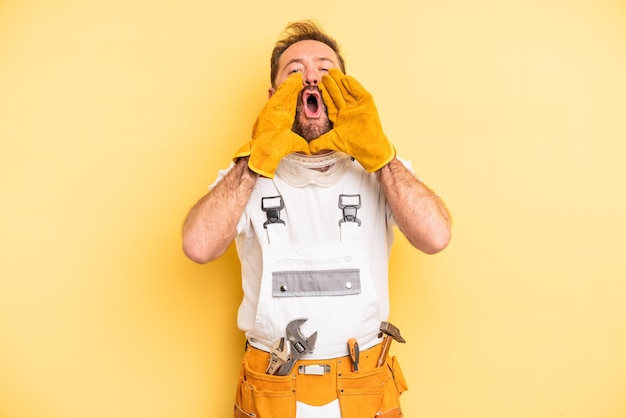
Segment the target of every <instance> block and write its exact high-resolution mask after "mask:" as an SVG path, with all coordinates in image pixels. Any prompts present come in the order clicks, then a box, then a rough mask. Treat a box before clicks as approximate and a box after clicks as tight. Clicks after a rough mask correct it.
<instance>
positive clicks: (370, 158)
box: [309, 68, 396, 172]
mask: <svg viewBox="0 0 626 418" xmlns="http://www.w3.org/2000/svg"><path fill="white" fill-rule="evenodd" d="M320 87H321V90H322V97H323V98H324V103H325V104H326V107H327V109H328V117H329V119H330V120H331V122H333V124H334V127H333V129H332V130H330V131H329V132H327V133H325V134H323V135H322V136H320V137H319V138H317V139H314V140H313V141H311V142H310V143H309V148H310V150H311V152H313V153H315V152H318V151H322V150H337V151H342V152H345V153H346V154H349V155H351V156H352V157H354V158H355V159H356V160H357V161H358V162H359V163H360V164H361V165H362V166H363V168H365V170H367V171H369V172H373V171H377V170H379V169H381V168H382V167H383V166H385V165H387V164H388V163H389V162H390V161H391V160H392V159H393V158H394V157H395V155H396V150H395V148H394V147H393V145H391V143H390V142H389V140H388V139H387V137H386V136H385V134H384V133H383V129H382V126H381V123H380V118H379V117H378V111H377V110H376V105H375V104H374V99H373V98H372V95H371V94H370V93H369V92H368V91H367V90H365V89H364V88H363V86H362V85H361V84H360V83H359V82H358V81H356V80H355V79H354V78H353V77H350V76H346V75H345V74H343V73H342V72H341V71H340V70H339V69H337V68H332V69H331V70H330V71H329V73H328V74H327V75H324V77H323V78H322V83H321V86H320Z"/></svg>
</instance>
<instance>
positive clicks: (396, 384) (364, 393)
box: [337, 357, 407, 418]
mask: <svg viewBox="0 0 626 418" xmlns="http://www.w3.org/2000/svg"><path fill="white" fill-rule="evenodd" d="M337 384H338V392H339V403H340V405H341V416H342V417H343V418H370V417H371V418H374V417H375V416H379V417H385V418H387V417H389V418H392V417H400V416H402V411H401V409H400V395H401V394H402V392H404V391H405V390H407V386H406V381H405V380H404V375H403V374H402V371H401V370H400V365H399V364H398V362H397V360H396V358H395V357H393V358H391V359H389V360H388V361H387V362H386V363H385V364H384V365H383V366H382V367H378V368H376V369H374V370H372V371H361V372H358V373H345V374H343V375H341V376H339V379H337Z"/></svg>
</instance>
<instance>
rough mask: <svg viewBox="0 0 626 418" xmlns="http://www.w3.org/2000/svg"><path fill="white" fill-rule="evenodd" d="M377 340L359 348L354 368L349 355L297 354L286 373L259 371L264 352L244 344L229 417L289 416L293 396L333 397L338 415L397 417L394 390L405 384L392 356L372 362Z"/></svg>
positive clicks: (319, 401)
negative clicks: (302, 357) (380, 362)
mask: <svg viewBox="0 0 626 418" xmlns="http://www.w3.org/2000/svg"><path fill="white" fill-rule="evenodd" d="M381 349H382V348H381V344H378V345H376V346H374V347H372V348H369V349H367V350H363V351H361V353H360V356H359V370H358V371H356V372H355V371H353V370H352V361H351V359H350V357H349V356H345V357H338V358H333V359H324V360H298V361H297V362H296V363H295V365H294V367H293V369H292V370H291V373H290V374H288V375H286V376H275V375H268V374H266V373H265V371H266V369H267V366H268V364H269V358H270V355H269V353H267V352H265V351H262V350H258V349H256V348H254V347H252V346H248V348H247V349H246V353H245V355H244V358H243V362H242V367H241V373H240V376H239V383H238V386H237V393H236V396H235V414H234V416H235V418H244V417H256V418H273V417H280V418H295V415H296V401H298V402H302V403H305V404H308V405H313V406H322V405H326V404H328V403H329V402H332V401H333V400H335V399H337V398H338V399H339V404H340V408H341V415H342V418H370V417H371V418H374V417H378V418H397V417H401V416H402V411H401V409H400V399H399V398H400V395H401V394H402V393H403V392H404V391H406V390H407V385H406V382H405V379H404V376H403V375H402V370H401V369H400V365H399V364H398V361H397V360H396V358H395V357H389V356H388V357H387V359H386V361H385V363H384V364H383V365H382V366H381V367H376V363H377V361H378V357H379V355H380V353H381Z"/></svg>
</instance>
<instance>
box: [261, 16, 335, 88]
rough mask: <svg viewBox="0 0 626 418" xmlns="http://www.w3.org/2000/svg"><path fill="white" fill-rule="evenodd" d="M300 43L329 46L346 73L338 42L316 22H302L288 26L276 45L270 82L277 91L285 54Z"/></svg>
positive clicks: (271, 63) (271, 62)
mask: <svg viewBox="0 0 626 418" xmlns="http://www.w3.org/2000/svg"><path fill="white" fill-rule="evenodd" d="M300 41H317V42H321V43H323V44H325V45H326V46H328V47H329V48H330V49H331V50H332V51H333V52H334V57H333V58H334V59H335V61H336V65H335V66H338V67H339V68H340V69H341V71H343V72H344V73H345V72H346V68H345V63H344V60H343V57H342V56H341V52H340V51H339V44H338V43H337V41H335V40H334V39H333V38H331V37H330V36H329V35H327V34H326V33H324V31H322V29H321V28H320V27H319V26H318V25H317V24H316V23H315V22H313V21H310V20H302V21H299V22H294V23H290V24H289V25H287V27H286V28H285V30H284V31H283V33H282V36H281V38H279V40H278V41H277V42H276V44H275V45H274V50H273V51H272V58H271V61H270V81H271V84H272V88H274V89H275V88H276V87H278V85H279V84H280V83H279V82H277V77H278V73H279V72H280V70H281V69H282V68H281V57H282V55H283V53H284V52H285V51H286V50H287V49H289V48H290V47H291V46H292V45H293V44H295V43H298V42H300Z"/></svg>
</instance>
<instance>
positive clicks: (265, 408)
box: [234, 359, 296, 418]
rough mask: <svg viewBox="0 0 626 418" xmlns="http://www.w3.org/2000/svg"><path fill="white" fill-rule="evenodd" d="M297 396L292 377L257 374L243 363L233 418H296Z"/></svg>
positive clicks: (245, 362) (244, 361)
mask: <svg viewBox="0 0 626 418" xmlns="http://www.w3.org/2000/svg"><path fill="white" fill-rule="evenodd" d="M295 416H296V395H295V382H294V379H293V376H291V375H288V376H273V375H269V374H266V373H261V372H257V371H255V370H252V368H250V367H249V365H248V361H247V360H246V359H244V360H243V364H242V366H241V372H240V374H239V382H238V385H237V393H236V395H235V413H234V417H235V418H245V417H256V418H272V417H281V418H295Z"/></svg>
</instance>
